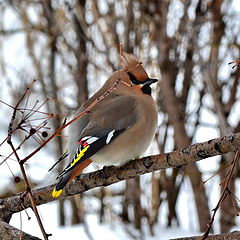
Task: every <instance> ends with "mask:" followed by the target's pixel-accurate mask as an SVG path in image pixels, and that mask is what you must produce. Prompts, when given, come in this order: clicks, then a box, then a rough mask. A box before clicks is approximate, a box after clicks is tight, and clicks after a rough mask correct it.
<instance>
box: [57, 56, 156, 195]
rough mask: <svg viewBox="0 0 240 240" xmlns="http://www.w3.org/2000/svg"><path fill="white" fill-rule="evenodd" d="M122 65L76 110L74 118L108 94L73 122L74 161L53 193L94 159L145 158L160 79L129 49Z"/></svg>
mask: <svg viewBox="0 0 240 240" xmlns="http://www.w3.org/2000/svg"><path fill="white" fill-rule="evenodd" d="M120 65H121V67H120V68H119V69H118V70H117V71H115V72H114V73H113V74H112V76H110V77H109V78H108V79H107V81H106V82H105V83H104V85H103V86H102V87H101V88H100V89H99V90H98V91H97V92H96V93H95V94H94V95H93V96H92V97H90V98H89V99H88V100H87V101H86V102H84V103H83V104H82V105H81V106H80V108H79V109H78V110H77V111H76V113H75V114H74V116H73V118H74V117H76V116H78V115H79V114H80V113H81V112H83V111H84V110H86V109H87V108H89V106H91V104H93V103H94V102H95V101H96V100H98V99H100V98H101V97H102V98H101V101H98V102H97V104H95V105H93V107H92V108H91V109H90V110H89V111H87V113H86V114H85V115H83V116H82V117H81V118H79V119H77V120H76V121H74V122H73V123H72V124H70V126H69V130H68V159H69V164H68V165H67V166H66V167H65V169H64V170H63V171H62V172H61V173H60V174H59V176H58V177H57V179H59V182H58V183H57V184H56V186H55V187H54V189H53V191H52V197H54V198H56V197H58V196H59V195H60V194H61V193H62V191H63V189H64V187H65V186H66V184H67V183H70V182H71V181H72V180H73V179H74V178H75V177H76V176H78V175H79V174H80V173H81V172H82V171H83V169H84V168H86V167H87V166H88V165H89V164H91V163H92V162H94V163H97V164H101V165H103V166H122V165H124V164H125V163H127V162H128V161H131V160H133V159H136V158H139V157H141V155H142V154H143V153H144V152H145V151H146V150H147V148H148V147H149V145H150V143H151V141H152V140H153V138H154V135H155V132H156V128H157V118H158V116H157V110H156V104H155V102H154V99H153V98H152V96H151V92H152V91H151V84H153V83H156V82H157V81H158V79H154V78H150V77H149V76H148V74H147V72H146V71H145V69H144V68H143V66H142V62H141V60H139V59H138V58H137V57H135V56H134V55H133V54H130V53H126V52H123V53H122V54H121V58H120ZM110 90H111V91H110ZM103 96H104V97H103ZM66 155H67V154H65V155H64V156H66Z"/></svg>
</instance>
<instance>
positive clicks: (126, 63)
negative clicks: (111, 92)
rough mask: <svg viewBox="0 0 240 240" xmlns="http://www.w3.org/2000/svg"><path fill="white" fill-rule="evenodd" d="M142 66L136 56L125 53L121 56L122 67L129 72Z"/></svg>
mask: <svg viewBox="0 0 240 240" xmlns="http://www.w3.org/2000/svg"><path fill="white" fill-rule="evenodd" d="M140 64H142V61H141V60H139V59H138V58H136V57H135V56H134V55H132V54H129V53H126V52H123V53H122V55H121V67H122V68H123V69H124V70H125V71H127V72H129V71H131V70H132V69H133V68H135V67H138V66H139V65H140Z"/></svg>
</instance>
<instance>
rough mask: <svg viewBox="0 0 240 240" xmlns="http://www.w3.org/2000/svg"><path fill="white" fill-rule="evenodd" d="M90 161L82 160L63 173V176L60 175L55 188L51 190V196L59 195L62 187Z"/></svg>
mask: <svg viewBox="0 0 240 240" xmlns="http://www.w3.org/2000/svg"><path fill="white" fill-rule="evenodd" d="M90 163H92V161H91V160H90V159H87V160H85V161H83V162H82V163H81V164H79V165H77V166H76V165H75V167H74V168H73V169H71V170H70V171H69V172H67V173H65V174H64V176H63V177H61V179H60V181H59V182H58V183H57V185H56V186H55V188H54V189H53V191H52V197H54V198H57V197H59V196H60V195H61V193H62V191H63V188H64V187H65V186H66V184H67V183H69V182H71V181H72V180H73V179H74V178H75V177H76V176H77V175H79V174H80V173H81V172H82V171H83V169H84V168H86V167H87V166H88V165H89V164H90Z"/></svg>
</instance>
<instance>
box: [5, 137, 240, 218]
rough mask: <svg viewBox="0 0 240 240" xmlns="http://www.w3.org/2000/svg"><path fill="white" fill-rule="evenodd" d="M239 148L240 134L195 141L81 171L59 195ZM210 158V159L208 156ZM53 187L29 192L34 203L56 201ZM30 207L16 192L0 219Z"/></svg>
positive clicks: (69, 194)
mask: <svg viewBox="0 0 240 240" xmlns="http://www.w3.org/2000/svg"><path fill="white" fill-rule="evenodd" d="M239 149H240V133H237V134H229V135H226V136H225V137H222V138H216V139H212V140H209V141H207V142H203V143H197V144H194V145H191V146H189V147H186V148H182V149H180V150H175V151H173V152H170V153H164V154H159V155H153V156H149V157H144V158H141V159H136V160H134V161H130V162H128V163H127V164H126V165H124V166H122V167H119V168H117V167H105V168H103V169H101V170H98V171H95V172H91V173H86V174H82V175H80V176H79V177H77V179H76V181H75V182H72V183H70V184H69V185H68V186H67V187H66V188H65V192H64V193H62V195H61V198H66V197H67V196H71V195H74V194H77V193H81V192H85V191H87V190H89V189H92V188H95V187H100V186H108V185H111V184H113V183H116V182H120V181H122V180H126V179H129V178H134V177H137V176H140V175H143V174H145V173H149V172H152V171H157V170H161V169H166V168H171V167H182V166H184V165H188V164H191V163H194V162H197V161H199V160H202V159H205V158H208V157H212V156H216V155H221V154H225V153H228V152H236V151H237V150H239ZM209 161H211V160H210V159H209ZM53 187H54V185H51V186H47V187H43V188H39V189H36V190H33V191H32V194H33V197H34V198H35V201H36V204H37V205H41V204H44V203H48V202H51V201H54V200H55V199H54V198H52V196H51V191H52V188H53ZM30 206H31V203H30V201H29V199H28V198H27V197H25V193H19V194H18V195H16V196H11V197H9V198H7V199H2V200H0V219H2V220H3V221H7V220H9V219H10V217H11V215H12V214H13V213H15V212H19V211H21V210H23V207H24V208H28V207H30Z"/></svg>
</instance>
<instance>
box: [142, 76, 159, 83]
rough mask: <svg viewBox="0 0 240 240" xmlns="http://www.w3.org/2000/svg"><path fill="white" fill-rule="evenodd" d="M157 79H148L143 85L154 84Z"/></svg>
mask: <svg viewBox="0 0 240 240" xmlns="http://www.w3.org/2000/svg"><path fill="white" fill-rule="evenodd" d="M157 81H158V79H155V78H148V79H147V80H146V81H145V82H144V83H143V85H151V84H152V83H155V82H157Z"/></svg>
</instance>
